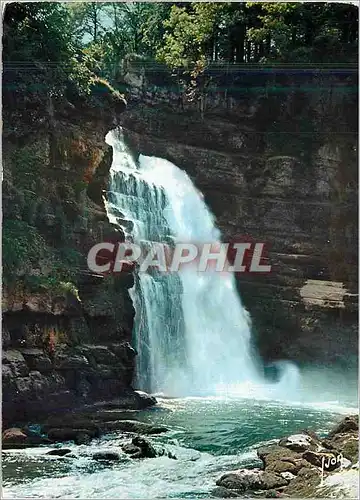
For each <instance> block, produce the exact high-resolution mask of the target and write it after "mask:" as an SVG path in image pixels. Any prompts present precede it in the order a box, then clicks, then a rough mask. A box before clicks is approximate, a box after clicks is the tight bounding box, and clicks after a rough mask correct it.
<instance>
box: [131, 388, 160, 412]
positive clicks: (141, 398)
mask: <svg viewBox="0 0 360 500" xmlns="http://www.w3.org/2000/svg"><path fill="white" fill-rule="evenodd" d="M123 398H124V402H126V403H125V404H126V407H127V408H134V409H135V410H143V409H144V408H148V407H149V406H154V405H155V404H156V403H157V401H156V398H154V396H150V395H149V394H147V393H146V392H143V391H133V392H131V393H128V394H127V395H126V396H125V395H124V397H123Z"/></svg>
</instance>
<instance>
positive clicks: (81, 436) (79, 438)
mask: <svg viewBox="0 0 360 500" xmlns="http://www.w3.org/2000/svg"><path fill="white" fill-rule="evenodd" d="M92 437H94V436H90V434H88V432H85V431H81V432H78V433H77V434H76V436H75V438H74V441H75V444H79V445H80V444H89V443H90V441H91V439H92Z"/></svg>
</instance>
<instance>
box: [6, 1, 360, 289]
mask: <svg viewBox="0 0 360 500" xmlns="http://www.w3.org/2000/svg"><path fill="white" fill-rule="evenodd" d="M357 20H358V10H357V8H356V7H355V6H354V5H350V4H333V3H325V4H311V3H280V4H279V3H277V4H267V3H262V4H261V3H260V4H259V3H252V2H250V3H207V2H205V3H196V2H195V3H178V2H177V3H173V4H172V3H142V2H141V3H128V2H126V3H122V2H120V3H115V2H111V3H102V2H96V3H95V2H92V3H84V2H76V3H56V2H48V3H40V2H38V3H37V2H35V3H11V4H9V5H7V6H6V9H5V13H4V35H3V45H4V51H3V59H4V73H3V104H4V106H3V115H4V140H5V143H4V151H5V155H4V156H6V158H5V160H6V162H5V164H6V165H7V167H6V169H5V170H6V171H5V176H4V177H5V181H4V193H5V196H4V201H5V203H4V215H5V224H4V243H3V246H4V275H5V278H6V280H8V281H9V280H11V279H12V278H14V277H16V276H17V275H18V274H19V269H24V265H25V264H26V265H30V263H31V262H32V264H31V265H35V260H36V257H35V254H36V253H37V255H38V256H39V258H40V256H41V255H45V254H47V255H48V256H49V255H54V258H51V259H50V260H51V261H52V262H53V264H54V265H53V267H57V266H55V262H58V261H59V258H60V261H61V257H59V256H58V255H56V256H55V253H56V254H58V250H54V248H58V247H59V246H60V248H62V252H61V254H62V255H63V254H64V252H65V253H66V254H69V253H71V255H72V257H71V259H70V260H71V262H72V264H69V261H68V260H69V259H67V258H66V259H65V260H64V261H63V264H62V266H61V265H60V268H61V267H62V269H63V272H62V273H61V272H60V274H61V276H60V277H59V279H60V278H61V280H62V281H69V279H70V277H69V273H68V270H69V268H71V269H72V267H73V264H74V263H75V262H77V261H78V260H79V259H78V258H75V259H74V258H73V257H74V252H77V251H78V248H76V247H74V245H73V241H71V238H69V235H70V234H71V232H72V229H71V228H73V225H74V223H75V222H74V221H75V219H76V220H77V222H76V224H77V223H79V224H80V225H81V221H80V219H79V218H81V217H82V215H84V214H82V215H81V214H80V212H81V211H82V209H83V208H84V207H82V208H81V209H80V207H79V203H80V201H79V200H82V202H81V203H82V205H84V200H83V198H82V194H83V193H84V192H85V190H86V189H87V188H88V185H89V182H90V180H91V178H92V175H93V172H94V169H95V168H96V165H98V164H99V162H100V161H101V158H100V156H99V155H98V154H97V152H96V148H91V147H89V146H88V145H86V139H84V138H83V137H79V135H80V132H79V130H77V131H76V132H75V131H74V130H72V132H71V134H72V136H73V137H72V138H70V137H67V135H68V134H70V132H69V130H67V127H66V125H65V122H75V123H78V124H79V125H81V124H84V123H85V121H86V119H87V117H88V110H89V109H90V108H93V109H94V110H95V112H94V115H96V116H98V117H100V118H101V116H102V117H106V120H107V121H108V123H109V128H110V127H111V123H112V121H111V120H110V118H109V117H110V110H112V111H113V110H114V109H115V111H119V112H120V111H121V110H122V109H123V106H124V101H123V98H122V95H121V93H120V92H119V90H120V91H122V90H124V89H125V88H126V84H125V83H124V79H123V78H122V75H123V74H124V73H125V72H126V71H127V67H128V66H129V64H130V65H131V61H135V63H136V61H140V62H141V65H142V66H145V67H148V68H150V70H151V68H154V70H155V71H156V72H158V73H159V74H160V77H161V78H162V77H164V78H169V76H165V75H171V74H172V76H170V79H171V78H173V79H174V82H175V83H176V85H177V87H178V88H180V87H181V91H184V90H186V89H189V86H190V90H191V89H193V91H194V92H196V91H198V90H200V92H206V91H207V86H208V85H209V82H211V77H208V74H207V69H208V68H210V67H218V68H219V71H220V72H221V73H224V71H226V72H231V68H232V67H233V66H234V65H235V66H236V65H245V67H246V65H253V64H260V65H274V64H277V63H281V64H287V63H292V64H295V65H296V64H298V63H301V64H305V63H313V64H315V65H318V64H324V63H327V64H328V63H331V64H333V63H335V62H336V63H337V64H340V63H346V64H347V63H351V62H355V61H356V58H357V55H356V54H357V43H358V28H357ZM161 68H163V69H164V70H165V71H164V72H163V73H161ZM171 72H172V73H171ZM109 82H111V83H109ZM102 110H103V113H102ZM115 114H116V113H115ZM61 118H64V123H63V127H61V126H59V123H60V121H61ZM303 119H304V122H306V123H304V124H302V123H301V124H300V125H299V126H300V127H301V126H303V125H304V126H305V127H307V126H308V124H307V122H308V118H307V116H304V118H303ZM104 120H105V118H104ZM275 126H276V124H275ZM41 131H42V132H43V133H45V134H48V136H49V141H48V143H47V144H45V142H44V141H41V140H40V141H39V142H36V141H35V140H34V136H35V135H37V134H39V133H40V132H41ZM270 132H273V134H272V137H278V136H279V137H280V135H279V134H276V130H274V131H272V130H271V131H270ZM312 132H313V131H312ZM307 137H309V134H308V135H307ZM7 141H9V143H11V144H12V147H9V146H8V143H7ZM301 147H303V144H301ZM46 148H47V149H46ZM303 149H304V150H308V149H309V148H308V147H305V148H303ZM75 150H76V151H75ZM97 151H98V150H97ZM75 165H77V170H76V171H75V170H74V166H75ZM61 170H67V171H68V174H66V175H65V177H66V179H64V178H61V177H62V174H61V173H60V171H61ZM84 170H85V172H84ZM60 178H61V183H62V184H64V185H63V186H62V188H61V189H60ZM65 181H66V182H65ZM65 185H66V186H65ZM60 190H61V191H62V193H60ZM64 192H66V195H64ZM59 197H60V198H61V199H62V203H61V205H60V206H55V205H59V204H58V203H57V201H56V200H58V199H59ZM74 199H75V200H76V203H75V204H74V203H73V202H74ZM76 205H77V207H76ZM85 205H86V203H85ZM86 210H88V208H87V209H86ZM74 211H75V212H78V213H77V214H75V213H70V212H74ZM46 214H47V215H48V217H47V222H46V223H45V221H44V219H45V218H46ZM40 215H41V217H40ZM51 217H53V219H54V220H53V221H52V222H51V221H50V218H51ZM73 219H74V220H73ZM54 226H58V227H57V229H56V230H55V227H54ZM24 240H26V242H25V241H24ZM26 265H25V268H26ZM76 265H77V264H76ZM40 267H41V266H40ZM70 274H71V273H70Z"/></svg>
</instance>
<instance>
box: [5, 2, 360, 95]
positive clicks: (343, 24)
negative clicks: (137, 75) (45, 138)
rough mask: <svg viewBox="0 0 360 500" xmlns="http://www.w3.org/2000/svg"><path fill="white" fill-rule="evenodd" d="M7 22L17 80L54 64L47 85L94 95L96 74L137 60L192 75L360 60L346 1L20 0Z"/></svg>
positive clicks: (10, 64) (107, 74) (110, 73)
mask: <svg viewBox="0 0 360 500" xmlns="http://www.w3.org/2000/svg"><path fill="white" fill-rule="evenodd" d="M4 21H5V22H4V56H3V57H4V64H5V69H6V70H8V69H9V68H10V69H11V70H12V71H13V73H12V75H11V76H12V79H13V80H14V77H15V76H17V77H19V73H21V72H22V73H24V70H25V68H26V67H27V66H29V63H30V65H31V64H32V63H33V62H34V61H39V62H40V63H41V62H42V63H46V64H44V67H43V68H42V67H41V68H40V74H38V75H37V79H38V80H39V79H40V80H41V79H42V78H45V79H47V78H49V77H51V78H52V79H53V86H54V85H56V89H55V88H54V89H53V91H54V92H55V91H56V92H62V91H64V88H65V87H66V86H67V85H68V83H69V81H70V82H73V84H74V85H76V86H78V87H79V89H81V90H83V91H85V92H86V91H87V90H88V89H87V85H88V83H89V81H90V78H91V75H94V74H96V75H98V76H102V77H104V78H107V79H110V80H116V78H117V77H118V74H119V72H121V66H122V61H123V60H124V58H125V57H126V56H128V55H129V54H136V55H137V56H139V57H141V58H142V59H143V60H144V61H145V62H147V63H148V64H151V63H152V62H154V63H162V64H165V65H166V66H168V67H169V68H170V69H172V70H177V71H180V72H184V73H186V72H187V73H191V72H195V73H199V72H201V71H203V70H204V68H206V67H207V66H208V65H211V64H219V65H222V64H227V65H229V64H230V65H231V64H254V63H256V64H269V63H271V64H274V63H281V64H288V63H291V64H305V63H313V64H323V63H331V64H334V63H349V62H356V61H357V45H358V9H357V7H356V6H354V5H352V4H344V3H309V2H305V3H258V2H248V3H205V2H204V3H196V2H194V3H181V2H177V3H160V2H159V3H143V2H141V3H139V2H133V3H131V2H126V3H125V2H124V3H123V2H120V3H115V2H110V3H101V2H93V3H85V2H76V3H55V2H50V3H47V2H44V3H12V4H9V5H8V6H7V7H6V10H5V16H4ZM44 68H47V69H46V70H45V69H44ZM42 73H44V74H42ZM23 76H24V75H23ZM21 79H22V78H20V80H21ZM8 80H9V78H8ZM10 80H11V78H10ZM15 80H16V78H15ZM55 80H56V82H57V83H56V84H55ZM6 83H9V82H6V81H5V85H6Z"/></svg>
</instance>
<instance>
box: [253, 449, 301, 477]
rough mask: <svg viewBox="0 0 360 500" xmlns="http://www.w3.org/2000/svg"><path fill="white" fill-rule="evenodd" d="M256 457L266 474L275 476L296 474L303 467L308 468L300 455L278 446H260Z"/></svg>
mask: <svg viewBox="0 0 360 500" xmlns="http://www.w3.org/2000/svg"><path fill="white" fill-rule="evenodd" d="M257 455H258V457H259V458H260V459H261V460H262V462H263V464H264V468H265V469H266V470H267V471H268V472H275V473H277V474H278V473H281V472H291V473H292V474H297V473H298V472H299V470H300V469H302V468H303V467H306V466H310V464H309V463H308V462H306V460H304V459H303V457H302V454H301V453H297V452H295V451H292V450H290V449H288V448H284V447H282V446H278V445H270V446H262V447H260V448H259V449H258V450H257Z"/></svg>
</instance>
